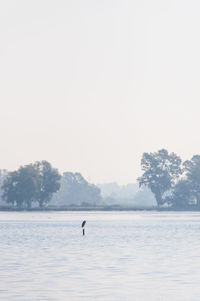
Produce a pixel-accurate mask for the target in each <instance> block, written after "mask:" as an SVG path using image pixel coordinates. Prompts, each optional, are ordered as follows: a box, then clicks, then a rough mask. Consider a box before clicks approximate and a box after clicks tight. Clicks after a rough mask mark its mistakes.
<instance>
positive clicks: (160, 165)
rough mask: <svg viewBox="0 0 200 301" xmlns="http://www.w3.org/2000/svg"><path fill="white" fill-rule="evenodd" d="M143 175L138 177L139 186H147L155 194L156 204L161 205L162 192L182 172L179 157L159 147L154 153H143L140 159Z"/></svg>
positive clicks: (174, 181) (173, 182) (171, 185)
mask: <svg viewBox="0 0 200 301" xmlns="http://www.w3.org/2000/svg"><path fill="white" fill-rule="evenodd" d="M141 167H142V170H143V171H144V173H143V175H142V176H141V177H139V178H138V182H139V186H140V187H141V186H142V185H144V186H147V187H148V188H149V189H150V190H151V191H152V193H153V194H154V195H155V198H156V201H157V204H158V206H161V205H163V203H164V199H163V196H164V194H165V193H166V192H167V191H169V190H170V189H171V188H172V187H173V186H174V185H175V183H176V180H177V179H178V177H179V176H180V174H181V173H182V170H181V159H180V157H178V156H177V155H176V154H175V153H171V154H169V153H168V151H167V150H165V149H161V150H159V151H158V152H155V153H144V154H143V156H142V160H141Z"/></svg>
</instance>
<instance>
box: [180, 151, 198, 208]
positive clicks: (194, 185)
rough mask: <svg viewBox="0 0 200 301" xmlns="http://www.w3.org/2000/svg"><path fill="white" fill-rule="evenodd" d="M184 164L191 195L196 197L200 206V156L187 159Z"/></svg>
mask: <svg viewBox="0 0 200 301" xmlns="http://www.w3.org/2000/svg"><path fill="white" fill-rule="evenodd" d="M183 166H184V170H185V175H186V179H187V182H188V183H189V187H190V195H191V196H192V197H193V198H195V199H196V203H197V206H200V156H199V155H195V156H193V157H192V159H191V160H187V161H185V162H184V163H183Z"/></svg>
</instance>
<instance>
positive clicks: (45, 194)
mask: <svg viewBox="0 0 200 301" xmlns="http://www.w3.org/2000/svg"><path fill="white" fill-rule="evenodd" d="M34 168H35V169H36V170H37V173H38V177H39V182H38V190H37V201H38V203H39V206H40V207H41V208H42V207H43V206H44V205H45V204H47V203H48V202H49V201H50V200H51V198H52V196H53V194H54V193H55V192H56V191H58V190H59V188H60V179H61V176H60V175H59V173H58V170H57V169H56V168H53V167H52V166H51V164H50V163H49V162H47V161H41V162H36V163H35V164H34Z"/></svg>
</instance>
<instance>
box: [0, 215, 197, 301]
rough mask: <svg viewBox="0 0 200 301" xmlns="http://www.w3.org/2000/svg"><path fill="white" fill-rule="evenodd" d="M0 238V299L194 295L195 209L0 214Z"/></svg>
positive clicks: (58, 300) (121, 300) (115, 299)
mask: <svg viewBox="0 0 200 301" xmlns="http://www.w3.org/2000/svg"><path fill="white" fill-rule="evenodd" d="M84 219H87V224H86V236H85V237H83V236H82V232H81V227H80V225H81V222H82V221H83V220H84ZM0 243H1V245H0V300H2V301H7V300H9V301H16V300H18V301H30V300H31V301H38V300H39V301H43V300H49V301H73V300H77V301H79V300H87V301H94V300H95V301H98V300H103V301H118V300H119V301H124V300H125V301H126V300H128V301H129V300H130V301H132V300H141V301H144V300H148V301H149V300H153V301H155V300H159V301H162V300H176V301H177V300H188V301H193V300H198V301H199V300H200V214H199V213H192V212H188V213H187V212H186V213H185V212H184V213H177V212H176V213H172V212H170V213H157V212H47V213H26V212H24V213H14V212H10V213H3V212H1V213H0Z"/></svg>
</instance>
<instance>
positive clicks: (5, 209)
mask: <svg viewBox="0 0 200 301" xmlns="http://www.w3.org/2000/svg"><path fill="white" fill-rule="evenodd" d="M41 211H42V212H48V211H108V212H109V211H158V212H163V211H164V212H172V211H195V212H198V211H200V208H199V207H198V208H195V206H191V207H187V208H158V207H120V206H101V207H98V206H97V207H95V206H91V207H89V206H88V207H82V206H80V207H79V206H68V207H64V206H63V207H52V206H51V207H50V206H49V207H45V208H38V207H37V208H30V209H28V208H11V207H0V212H41Z"/></svg>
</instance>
